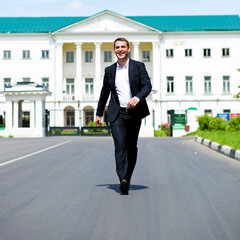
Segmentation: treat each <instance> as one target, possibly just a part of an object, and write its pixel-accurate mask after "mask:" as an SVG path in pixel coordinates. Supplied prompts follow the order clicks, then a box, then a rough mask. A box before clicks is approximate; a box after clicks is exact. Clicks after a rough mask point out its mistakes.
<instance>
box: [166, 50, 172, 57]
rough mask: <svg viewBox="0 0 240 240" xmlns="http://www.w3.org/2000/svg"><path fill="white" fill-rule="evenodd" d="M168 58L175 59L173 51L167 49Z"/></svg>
mask: <svg viewBox="0 0 240 240" xmlns="http://www.w3.org/2000/svg"><path fill="white" fill-rule="evenodd" d="M166 57H173V49H166Z"/></svg>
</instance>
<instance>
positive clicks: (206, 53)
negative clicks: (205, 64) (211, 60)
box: [203, 48, 211, 57]
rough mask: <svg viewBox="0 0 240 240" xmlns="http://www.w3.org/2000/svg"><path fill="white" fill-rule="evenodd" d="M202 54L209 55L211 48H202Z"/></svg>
mask: <svg viewBox="0 0 240 240" xmlns="http://www.w3.org/2000/svg"><path fill="white" fill-rule="evenodd" d="M203 56H204V57H211V49H210V48H204V49H203Z"/></svg>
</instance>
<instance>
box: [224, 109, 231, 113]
mask: <svg viewBox="0 0 240 240" xmlns="http://www.w3.org/2000/svg"><path fill="white" fill-rule="evenodd" d="M223 113H231V110H230V109H223Z"/></svg>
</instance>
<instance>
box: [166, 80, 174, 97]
mask: <svg viewBox="0 0 240 240" xmlns="http://www.w3.org/2000/svg"><path fill="white" fill-rule="evenodd" d="M167 92H168V93H174V77H167Z"/></svg>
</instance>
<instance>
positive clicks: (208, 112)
mask: <svg viewBox="0 0 240 240" xmlns="http://www.w3.org/2000/svg"><path fill="white" fill-rule="evenodd" d="M204 114H206V115H208V116H212V110H211V109H205V110H204Z"/></svg>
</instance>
